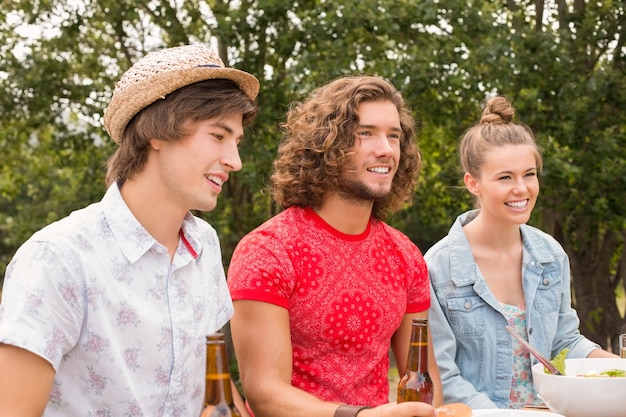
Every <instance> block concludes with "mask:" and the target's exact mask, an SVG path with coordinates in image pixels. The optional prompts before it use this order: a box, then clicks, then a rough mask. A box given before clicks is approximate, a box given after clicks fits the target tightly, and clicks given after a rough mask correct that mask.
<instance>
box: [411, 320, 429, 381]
mask: <svg viewBox="0 0 626 417" xmlns="http://www.w3.org/2000/svg"><path fill="white" fill-rule="evenodd" d="M407 370H408V371H413V372H422V373H426V372H428V326H425V325H413V328H412V329H411V344H410V345H409V358H408V361H407Z"/></svg>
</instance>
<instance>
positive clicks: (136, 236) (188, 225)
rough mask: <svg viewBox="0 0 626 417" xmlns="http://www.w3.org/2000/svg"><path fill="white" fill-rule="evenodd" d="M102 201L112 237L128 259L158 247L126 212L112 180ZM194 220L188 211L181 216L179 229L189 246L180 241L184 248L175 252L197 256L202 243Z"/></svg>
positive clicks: (127, 210) (124, 203)
mask: <svg viewBox="0 0 626 417" xmlns="http://www.w3.org/2000/svg"><path fill="white" fill-rule="evenodd" d="M102 204H103V211H104V215H105V217H106V219H107V222H108V224H109V227H110V228H111V233H113V236H114V237H115V240H116V241H117V243H118V245H119V247H120V249H121V250H122V252H123V253H124V255H125V256H126V258H127V259H128V261H129V262H131V263H134V262H136V261H137V260H139V259H140V258H141V257H142V256H143V255H144V254H145V253H146V252H148V251H149V250H150V249H151V248H152V247H154V246H161V245H160V244H159V243H158V242H157V241H156V240H155V239H154V237H152V235H151V234H150V233H148V231H147V230H146V229H145V228H144V227H143V226H142V225H141V223H139V221H138V220H137V218H136V217H135V215H134V214H133V213H132V212H131V211H130V209H129V208H128V206H127V205H126V202H125V201H124V199H123V198H122V194H121V193H120V189H119V187H118V185H117V182H114V183H113V184H112V185H111V186H110V187H109V188H108V190H107V192H106V194H105V195H104V197H103V198H102ZM196 220H197V219H196V218H195V217H194V216H193V215H192V214H191V213H187V215H186V216H185V219H184V220H183V224H182V227H181V230H182V232H183V234H184V236H185V239H186V241H187V243H188V244H189V246H187V245H186V244H183V245H182V247H183V248H184V249H185V250H184V252H183V253H180V252H181V250H180V248H181V245H180V244H179V249H178V250H177V254H179V253H180V254H181V255H183V254H184V255H187V256H190V257H197V255H199V254H200V253H201V251H202V244H201V243H200V240H199V239H198V238H197V234H198V227H197V224H196ZM194 254H195V255H196V256H194Z"/></svg>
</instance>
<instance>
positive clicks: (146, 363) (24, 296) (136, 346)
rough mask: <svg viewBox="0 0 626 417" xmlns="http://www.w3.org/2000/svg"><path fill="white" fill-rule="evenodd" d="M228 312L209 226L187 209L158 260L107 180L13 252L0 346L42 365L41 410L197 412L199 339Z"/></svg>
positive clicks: (158, 250)
mask: <svg viewBox="0 0 626 417" xmlns="http://www.w3.org/2000/svg"><path fill="white" fill-rule="evenodd" d="M232 312H233V308H232V302H231V300H230V296H229V293H228V290H227V287H226V279H225V276H224V269H223V266H222V261H221V251H220V246H219V241H218V237H217V234H216V232H215V230H214V229H213V228H212V227H211V226H210V225H209V224H208V223H206V222H204V221H203V220H200V219H198V218H196V217H194V216H192V215H191V214H188V215H187V217H186V218H185V221H184V223H183V226H182V229H181V238H180V241H179V246H178V249H177V251H176V254H175V256H174V258H173V260H170V256H169V255H168V253H167V250H166V248H165V247H164V246H162V245H161V244H159V243H158V242H156V241H155V240H154V238H152V236H151V235H150V234H149V233H148V232H147V231H146V230H145V229H144V228H143V227H142V226H141V225H140V224H139V222H138V221H137V219H136V218H135V217H134V216H133V215H132V213H131V212H130V210H129V209H128V207H127V206H126V204H125V203H124V200H123V199H122V197H121V195H120V192H119V189H118V187H117V185H116V184H114V185H112V186H111V187H110V188H109V189H108V190H107V193H106V194H105V196H104V198H103V199H102V201H100V202H98V203H95V204H92V205H90V206H88V207H86V208H84V209H82V210H78V211H76V212H74V213H72V214H71V215H70V216H68V217H67V218H65V219H62V220H60V221H58V222H56V223H53V224H51V225H49V226H47V227H45V228H43V229H42V230H40V231H39V232H37V233H35V234H34V235H33V236H32V237H31V238H30V239H29V240H28V241H27V242H26V243H25V244H24V245H23V246H22V247H21V248H20V249H19V250H18V251H17V253H16V255H15V257H14V258H13V260H12V261H11V263H10V264H9V266H8V268H7V274H6V277H5V284H4V288H3V298H2V303H1V304H0V342H2V343H7V344H11V345H15V346H19V347H21V348H24V349H27V350H29V351H31V352H34V353H36V354H37V355H39V356H41V357H43V358H45V359H46V360H48V361H49V362H50V363H51V364H52V366H53V367H54V369H55V371H56V376H55V380H54V386H53V388H52V393H51V397H50V400H49V403H48V406H47V408H46V412H45V414H44V415H45V416H64V417H72V416H84V417H91V416H94V417H95V416H103V417H104V416H111V417H126V416H129V417H130V416H146V417H148V416H149V417H154V416H190V417H197V416H198V415H200V410H201V406H202V401H203V397H204V374H205V335H206V334H208V333H214V332H216V331H217V330H219V329H220V328H221V327H222V326H223V325H224V324H225V323H226V322H227V321H228V319H229V318H230V317H231V315H232Z"/></svg>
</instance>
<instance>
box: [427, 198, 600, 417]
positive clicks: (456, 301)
mask: <svg viewBox="0 0 626 417" xmlns="http://www.w3.org/2000/svg"><path fill="white" fill-rule="evenodd" d="M478 212H479V211H478V210H473V211H470V212H467V213H464V214H462V215H461V216H459V217H458V218H457V220H456V221H455V223H454V224H453V225H452V228H451V229H450V231H449V233H448V236H446V237H444V238H443V239H442V240H440V241H439V242H437V243H436V244H435V245H434V246H433V247H432V248H431V249H430V250H428V252H427V253H426V255H425V259H426V262H427V264H428V273H429V276H430V283H431V298H432V304H431V307H430V310H429V322H430V329H431V334H432V339H433V346H434V349H435V356H436V359H437V365H438V366H439V370H440V373H441V382H442V385H443V395H444V402H446V403H451V402H463V403H465V404H467V405H469V406H470V407H472V408H474V409H482V408H506V407H507V406H508V404H509V394H510V390H511V368H512V363H513V358H512V357H513V350H512V349H513V348H512V344H511V338H512V336H511V335H510V334H509V333H508V332H507V331H506V329H505V327H506V326H507V320H506V318H505V317H504V315H503V313H502V309H501V307H500V304H499V302H498V301H497V300H496V299H495V297H494V295H493V294H492V293H491V291H490V290H489V287H488V286H487V283H486V282H485V279H484V278H483V276H482V274H481V272H480V271H479V270H478V267H477V266H476V263H475V261H474V257H473V255H472V252H471V249H470V247H469V243H468V241H467V238H466V236H465V233H464V231H463V228H462V226H463V225H465V224H467V223H469V222H470V221H472V220H473V219H474V218H475V217H476V215H477V214H478ZM521 234H522V240H523V246H524V252H523V261H522V285H523V289H524V298H525V302H526V320H527V321H526V326H527V331H528V337H529V339H530V343H531V344H532V345H534V346H535V347H536V348H537V350H538V351H539V352H540V353H541V354H543V355H544V356H546V357H550V358H553V357H554V356H555V355H556V354H557V353H559V352H560V351H561V350H562V349H564V348H569V349H571V351H570V352H569V355H568V357H569V358H579V357H586V356H587V355H588V354H589V353H590V352H591V351H592V350H594V349H596V348H599V346H598V345H597V344H595V343H593V342H591V341H589V340H588V339H586V338H585V337H584V336H582V335H581V334H580V332H579V330H578V326H579V324H580V322H579V319H578V315H577V313H576V311H575V310H574V309H573V308H572V306H571V295H570V267H569V259H568V257H567V254H566V253H565V251H564V250H563V248H562V247H561V246H560V245H559V243H558V242H557V241H556V240H555V239H554V238H552V237H551V236H550V235H548V234H546V233H544V232H542V231H540V230H538V229H536V228H534V227H531V226H528V225H522V226H521ZM532 359H533V364H534V363H536V360H535V359H534V358H532Z"/></svg>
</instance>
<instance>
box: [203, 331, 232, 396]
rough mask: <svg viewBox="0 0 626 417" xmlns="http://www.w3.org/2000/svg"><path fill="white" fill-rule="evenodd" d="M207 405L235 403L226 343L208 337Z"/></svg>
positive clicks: (205, 392) (205, 394) (205, 393)
mask: <svg viewBox="0 0 626 417" xmlns="http://www.w3.org/2000/svg"><path fill="white" fill-rule="evenodd" d="M204 402H205V405H217V404H227V405H232V404H233V393H232V389H231V386H230V369H229V363H228V354H227V352H226V343H225V342H224V340H223V339H221V340H210V339H209V338H207V358H206V386H205V391H204Z"/></svg>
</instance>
